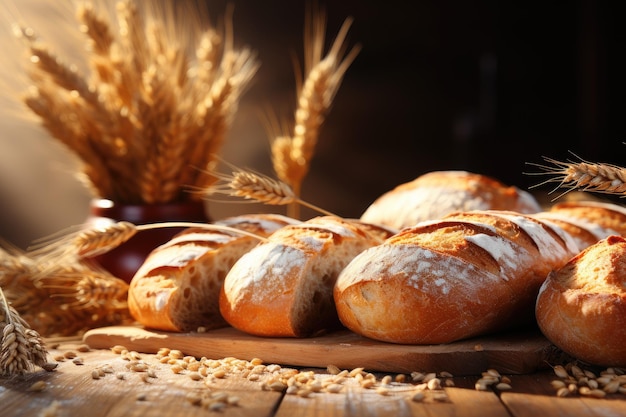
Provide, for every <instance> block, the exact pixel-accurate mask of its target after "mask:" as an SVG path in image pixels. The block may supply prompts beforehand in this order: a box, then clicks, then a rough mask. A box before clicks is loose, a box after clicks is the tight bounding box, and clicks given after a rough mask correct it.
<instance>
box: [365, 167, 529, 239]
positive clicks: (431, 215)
mask: <svg viewBox="0 0 626 417" xmlns="http://www.w3.org/2000/svg"><path fill="white" fill-rule="evenodd" d="M470 210H508V211H514V212H518V213H536V212H539V211H541V206H540V205H539V203H538V202H537V200H536V199H535V198H534V197H533V196H532V194H530V193H528V192H526V191H524V190H521V189H519V188H517V187H514V186H507V185H504V184H503V183H501V182H500V181H497V180H495V179H493V178H490V177H487V176H485V175H481V174H475V173H471V172H467V171H432V172H428V173H426V174H423V175H421V176H419V177H417V178H416V179H414V180H413V181H410V182H407V183H404V184H401V185H399V186H397V187H396V188H394V189H393V190H391V191H388V192H387V193H385V194H383V195H381V196H380V197H379V198H377V199H376V200H375V201H374V202H373V203H372V204H371V205H370V206H369V207H368V208H367V209H366V210H365V212H364V213H363V214H362V215H361V220H363V221H365V222H368V223H376V224H380V225H383V226H388V227H392V228H396V229H402V228H404V227H410V226H414V225H415V224H417V223H418V222H420V221H425V220H434V219H439V218H441V217H443V216H445V215H446V214H450V213H452V212H456V211H470Z"/></svg>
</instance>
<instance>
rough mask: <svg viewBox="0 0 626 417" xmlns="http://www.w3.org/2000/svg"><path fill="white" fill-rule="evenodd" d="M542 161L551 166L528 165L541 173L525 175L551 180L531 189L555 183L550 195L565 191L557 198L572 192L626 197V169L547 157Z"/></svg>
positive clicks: (605, 164)
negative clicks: (541, 176)
mask: <svg viewBox="0 0 626 417" xmlns="http://www.w3.org/2000/svg"><path fill="white" fill-rule="evenodd" d="M543 159H544V160H545V161H546V162H547V163H549V164H552V165H544V164H534V163H529V165H533V166H536V167H538V168H540V169H541V170H542V171H543V172H539V173H527V174H530V175H550V176H551V177H552V178H549V179H547V180H545V181H543V182H541V183H539V184H536V185H534V186H533V188H534V187H539V186H542V185H545V184H548V183H557V185H556V187H555V188H554V189H553V190H552V191H551V193H552V192H554V191H556V190H557V189H559V188H565V189H566V191H565V192H564V193H562V194H560V195H559V196H558V197H561V196H563V195H564V194H567V193H568V192H570V191H574V190H580V191H589V192H597V193H603V194H612V195H620V196H626V168H622V167H620V166H617V165H613V164H607V163H591V162H587V161H584V160H582V159H581V160H580V161H579V162H574V161H566V162H563V161H558V160H555V159H552V158H548V157H544V158H543ZM558 197H557V198H558Z"/></svg>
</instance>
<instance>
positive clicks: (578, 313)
mask: <svg viewBox="0 0 626 417" xmlns="http://www.w3.org/2000/svg"><path fill="white" fill-rule="evenodd" d="M535 314H536V317H537V323H538V325H539V328H540V329H541V331H542V332H543V334H544V335H545V336H546V337H547V338H548V339H549V340H550V341H551V342H552V343H554V345H555V346H557V347H559V348H560V349H561V350H563V351H564V352H566V353H568V354H569V355H571V356H574V357H575V358H577V359H580V360H582V361H584V362H588V363H590V364H593V365H598V366H613V367H626V239H624V238H623V237H621V236H609V237H608V238H606V239H603V240H601V241H600V242H598V243H596V244H594V245H592V246H590V247H588V248H587V249H585V250H584V251H583V252H581V253H580V254H578V255H577V256H575V257H573V258H572V259H571V260H570V261H569V262H568V263H567V264H566V265H565V266H563V267H562V268H560V269H558V270H556V271H554V272H552V273H550V274H549V275H548V277H547V279H546V281H545V282H544V284H543V285H542V286H541V288H540V290H539V295H538V296H537V304H536V312H535Z"/></svg>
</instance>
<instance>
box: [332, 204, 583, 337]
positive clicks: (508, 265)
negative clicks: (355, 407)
mask: <svg viewBox="0 0 626 417" xmlns="http://www.w3.org/2000/svg"><path fill="white" fill-rule="evenodd" d="M576 253H578V248H577V247H576V244H575V242H574V240H573V239H572V238H571V237H570V236H569V235H567V234H566V233H565V232H564V231H563V230H561V229H558V227H557V226H554V225H548V224H546V223H544V222H542V221H540V220H537V219H535V218H532V217H530V216H527V215H523V214H519V213H514V212H508V211H495V210H489V211H472V212H460V213H455V214H451V215H448V216H445V217H444V218H443V219H439V220H432V221H425V222H421V223H419V224H418V225H416V226H414V227H411V228H406V229H404V230H402V231H400V233H398V234H396V235H395V236H392V237H390V238H389V239H387V240H386V241H385V242H384V243H382V244H380V245H377V246H375V247H372V248H370V249H367V250H365V251H364V252H362V253H361V254H359V255H357V256H356V257H355V258H354V259H353V260H352V261H351V262H350V263H349V264H348V265H347V266H346V267H345V268H344V269H343V271H342V272H341V274H340V275H339V277H338V279H337V282H336V285H335V290H334V298H335V303H336V306H337V312H338V315H339V318H340V320H341V322H342V323H343V324H344V325H345V326H346V327H348V328H349V329H351V330H352V331H354V332H355V333H358V334H360V335H363V336H366V337H369V338H372V339H376V340H381V341H386V342H393V343H405V344H439V343H448V342H453V341H457V340H460V339H464V338H468V337H472V336H478V335H483V334H486V333H490V332H494V331H497V330H501V329H503V328H508V327H512V326H514V325H519V324H527V323H530V322H533V321H534V305H535V300H536V296H537V293H538V291H539V287H540V286H541V284H542V283H543V281H544V280H545V277H546V276H547V274H548V273H549V272H550V271H551V270H552V269H555V268H558V267H560V266H562V265H564V264H565V263H566V262H567V260H568V259H570V258H571V257H572V256H573V255H575V254H576Z"/></svg>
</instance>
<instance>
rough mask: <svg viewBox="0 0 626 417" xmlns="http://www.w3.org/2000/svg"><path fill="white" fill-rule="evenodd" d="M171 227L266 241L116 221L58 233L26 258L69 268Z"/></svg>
mask: <svg viewBox="0 0 626 417" xmlns="http://www.w3.org/2000/svg"><path fill="white" fill-rule="evenodd" d="M172 227H175V228H189V227H198V228H203V229H207V230H219V231H223V232H227V233H233V234H240V235H246V236H250V237H253V238H255V239H258V240H261V241H264V240H266V239H265V238H264V237H262V236H259V235H256V234H254V233H251V232H248V231H245V230H241V229H237V228H234V227H229V226H223V225H217V224H207V223H194V222H163V223H149V224H142V225H135V224H133V223H130V222H125V221H120V222H112V223H110V224H106V225H105V226H102V227H94V228H88V229H83V230H79V231H77V232H72V233H67V234H63V233H60V234H55V235H53V236H50V237H49V238H47V239H41V240H39V241H38V242H37V243H36V244H35V245H32V246H31V247H30V248H29V254H30V256H31V257H33V258H36V259H38V260H40V261H41V262H43V263H46V262H48V263H50V262H49V261H51V260H55V262H56V263H58V262H65V263H66V264H67V265H73V264H74V263H75V262H78V261H80V260H81V259H85V258H92V257H94V256H98V255H101V254H103V253H106V252H109V251H111V250H113V249H115V248H116V247H118V246H120V245H121V244H122V243H124V242H126V241H128V240H129V239H130V238H132V237H133V236H134V235H135V234H137V233H138V232H140V231H142V230H150V229H162V228H172ZM72 260H73V261H72ZM43 273H49V271H48V270H45V271H43Z"/></svg>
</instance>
